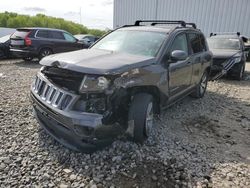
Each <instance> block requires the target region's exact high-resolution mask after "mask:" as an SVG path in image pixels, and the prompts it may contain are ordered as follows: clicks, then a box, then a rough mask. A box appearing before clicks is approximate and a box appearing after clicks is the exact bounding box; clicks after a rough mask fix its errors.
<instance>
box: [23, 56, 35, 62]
mask: <svg viewBox="0 0 250 188" xmlns="http://www.w3.org/2000/svg"><path fill="white" fill-rule="evenodd" d="M32 59H33V57H24V58H23V60H24V61H32Z"/></svg>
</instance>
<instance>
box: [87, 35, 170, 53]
mask: <svg viewBox="0 0 250 188" xmlns="http://www.w3.org/2000/svg"><path fill="white" fill-rule="evenodd" d="M165 38H166V34H164V33H158V32H147V31H119V30H118V31H114V32H112V33H110V34H109V35H107V36H106V37H104V38H103V39H102V40H100V41H99V42H97V43H96V44H95V45H94V46H93V47H92V48H94V49H103V50H111V51H116V52H124V53H128V54H135V55H143V56H150V57H155V56H156V54H157V52H158V50H159V49H160V47H161V45H162V43H163V41H164V39H165Z"/></svg>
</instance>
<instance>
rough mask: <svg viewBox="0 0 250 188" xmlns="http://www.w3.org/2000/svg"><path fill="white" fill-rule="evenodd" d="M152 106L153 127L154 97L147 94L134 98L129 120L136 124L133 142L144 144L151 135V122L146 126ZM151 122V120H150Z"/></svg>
mask: <svg viewBox="0 0 250 188" xmlns="http://www.w3.org/2000/svg"><path fill="white" fill-rule="evenodd" d="M150 106H151V108H152V109H151V110H152V114H151V113H150V115H152V125H151V128H152V126H153V113H154V100H153V96H152V95H150V94H147V93H139V94H136V95H135V96H134V97H133V100H132V102H131V105H130V108H129V114H128V120H129V121H133V122H134V132H133V134H134V136H133V140H134V141H135V142H137V143H143V141H144V140H145V139H146V138H147V137H148V136H149V134H150V131H151V130H150V127H149V121H148V124H147V125H148V126H147V125H146V121H147V115H148V108H149V107H150ZM148 120H149V119H148Z"/></svg>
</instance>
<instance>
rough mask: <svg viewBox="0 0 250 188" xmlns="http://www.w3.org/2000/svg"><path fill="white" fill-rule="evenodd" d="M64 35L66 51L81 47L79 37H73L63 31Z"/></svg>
mask: <svg viewBox="0 0 250 188" xmlns="http://www.w3.org/2000/svg"><path fill="white" fill-rule="evenodd" d="M63 36H64V39H65V45H66V46H65V51H74V50H79V49H81V46H82V45H81V44H80V43H78V41H77V39H76V38H75V37H73V35H71V34H69V33H66V32H63Z"/></svg>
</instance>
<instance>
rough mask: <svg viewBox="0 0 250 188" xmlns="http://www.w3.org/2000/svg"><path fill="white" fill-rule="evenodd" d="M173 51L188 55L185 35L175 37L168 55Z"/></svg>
mask: <svg viewBox="0 0 250 188" xmlns="http://www.w3.org/2000/svg"><path fill="white" fill-rule="evenodd" d="M175 50H182V51H184V52H186V53H187V54H188V45H187V37H186V34H180V35H177V37H176V38H175V39H174V42H173V44H172V46H171V48H170V53H171V52H172V51H175Z"/></svg>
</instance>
